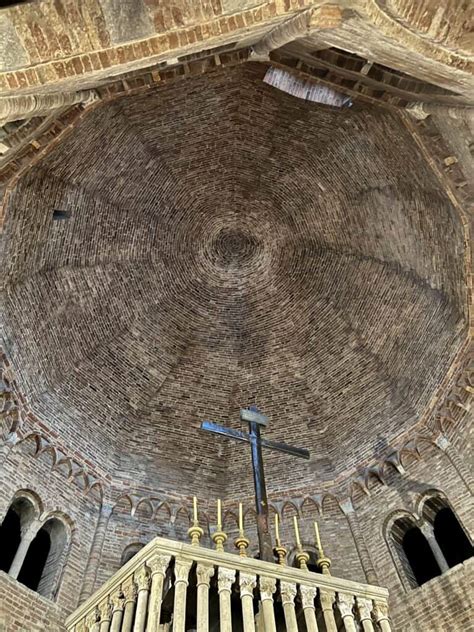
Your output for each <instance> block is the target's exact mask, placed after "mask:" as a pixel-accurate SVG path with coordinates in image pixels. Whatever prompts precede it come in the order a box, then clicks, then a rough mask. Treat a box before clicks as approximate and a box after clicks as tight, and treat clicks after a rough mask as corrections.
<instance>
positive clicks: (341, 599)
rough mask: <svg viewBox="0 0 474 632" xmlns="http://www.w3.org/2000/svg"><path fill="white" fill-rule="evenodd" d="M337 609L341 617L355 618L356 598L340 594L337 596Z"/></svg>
mask: <svg viewBox="0 0 474 632" xmlns="http://www.w3.org/2000/svg"><path fill="white" fill-rule="evenodd" d="M337 607H338V608H339V612H340V613H341V616H342V617H343V618H344V617H352V618H354V613H353V612H352V608H353V607H354V597H353V596H352V595H348V594H346V593H339V594H338V596H337Z"/></svg>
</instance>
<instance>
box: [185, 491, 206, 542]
mask: <svg viewBox="0 0 474 632" xmlns="http://www.w3.org/2000/svg"><path fill="white" fill-rule="evenodd" d="M203 535H204V531H203V530H202V529H201V527H200V526H199V520H198V512H197V498H196V496H194V498H193V526H192V527H189V529H188V536H189V537H190V538H191V544H192V545H193V546H199V544H200V541H201V538H202V536H203Z"/></svg>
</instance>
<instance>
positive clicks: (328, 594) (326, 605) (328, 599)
mask: <svg viewBox="0 0 474 632" xmlns="http://www.w3.org/2000/svg"><path fill="white" fill-rule="evenodd" d="M319 598H320V599H321V606H322V609H323V610H332V604H333V603H334V599H335V598H336V593H334V592H333V591H332V590H323V589H320V590H319Z"/></svg>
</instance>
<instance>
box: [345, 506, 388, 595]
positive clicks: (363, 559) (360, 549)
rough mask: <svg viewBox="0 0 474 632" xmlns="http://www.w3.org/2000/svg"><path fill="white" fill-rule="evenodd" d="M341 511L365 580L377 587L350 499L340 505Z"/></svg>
mask: <svg viewBox="0 0 474 632" xmlns="http://www.w3.org/2000/svg"><path fill="white" fill-rule="evenodd" d="M341 509H342V511H343V512H344V515H345V516H346V518H347V522H348V523H349V528H350V530H351V533H352V537H353V538H354V544H355V546H356V549H357V553H358V555H359V559H360V563H361V564H362V568H363V569H364V573H365V578H366V580H367V582H368V583H369V584H377V585H378V584H379V580H378V577H377V573H376V572H375V568H374V564H373V562H372V558H371V557H370V553H369V549H368V548H367V544H366V542H365V538H364V535H363V533H362V531H361V528H360V525H359V518H358V517H357V514H356V512H355V510H354V506H353V504H352V501H351V500H350V499H347V500H345V501H344V502H343V503H341Z"/></svg>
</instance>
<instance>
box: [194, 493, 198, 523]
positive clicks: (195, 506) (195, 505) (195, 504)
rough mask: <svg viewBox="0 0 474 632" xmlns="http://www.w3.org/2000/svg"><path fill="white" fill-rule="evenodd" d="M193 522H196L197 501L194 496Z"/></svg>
mask: <svg viewBox="0 0 474 632" xmlns="http://www.w3.org/2000/svg"><path fill="white" fill-rule="evenodd" d="M193 520H194V522H197V521H198V501H197V498H196V496H194V497H193Z"/></svg>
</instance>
